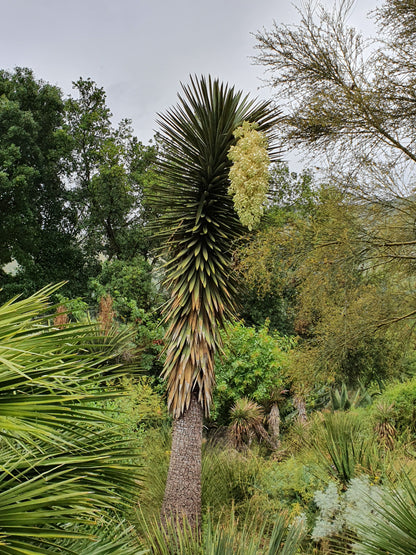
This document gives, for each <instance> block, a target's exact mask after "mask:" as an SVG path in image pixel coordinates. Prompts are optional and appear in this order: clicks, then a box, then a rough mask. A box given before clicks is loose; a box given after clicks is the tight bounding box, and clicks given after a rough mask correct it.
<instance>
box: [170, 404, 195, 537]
mask: <svg viewBox="0 0 416 555" xmlns="http://www.w3.org/2000/svg"><path fill="white" fill-rule="evenodd" d="M202 418H203V413H202V407H201V405H200V404H199V403H198V401H197V398H196V396H195V395H192V398H191V403H190V406H189V408H188V409H187V410H186V411H185V412H184V414H183V415H182V416H180V417H179V418H177V419H175V420H174V422H173V431H172V449H171V455H170V463H169V472H168V478H167V481H166V489H165V496H164V499H163V504H162V511H161V517H162V522H164V523H166V522H167V521H168V520H171V519H173V520H174V522H176V519H179V520H180V521H182V519H183V518H186V519H187V521H188V523H189V525H190V526H191V527H192V528H194V529H195V528H196V527H199V526H200V521H201V448H202V425H203V420H202Z"/></svg>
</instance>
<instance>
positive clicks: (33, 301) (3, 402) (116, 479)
mask: <svg viewBox="0 0 416 555" xmlns="http://www.w3.org/2000/svg"><path fill="white" fill-rule="evenodd" d="M52 292H53V289H52V288H48V289H45V290H43V291H40V292H39V293H37V294H35V295H33V296H32V297H30V298H28V299H23V300H18V299H14V300H13V301H11V302H8V303H6V304H4V305H3V306H0V553H2V554H10V555H17V554H26V555H41V554H48V553H49V554H50V553H64V552H65V553H78V554H81V553H85V555H86V554H87V553H88V554H90V553H98V552H103V553H104V552H105V551H104V547H105V545H107V544H108V536H109V535H110V534H111V531H110V530H111V527H112V526H111V523H112V522H115V525H114V528H116V526H118V532H115V534H116V533H120V529H121V526H122V524H120V525H119V524H118V523H119V521H120V518H121V517H122V515H123V512H124V510H125V509H126V508H127V507H128V506H129V501H130V504H131V505H132V504H133V500H134V497H133V495H134V492H135V491H136V490H137V483H138V479H139V477H140V473H139V471H138V468H137V466H136V465H134V464H133V463H132V461H134V459H135V457H136V449H135V446H134V443H133V442H132V441H129V440H128V439H127V440H126V438H125V437H124V435H123V431H122V430H121V429H120V428H119V427H117V425H116V424H115V423H113V422H112V414H111V413H110V412H106V411H105V410H103V408H104V407H103V403H104V402H105V401H106V400H107V399H111V398H114V396H117V395H118V394H117V393H115V392H114V391H111V388H110V386H109V384H108V385H107V386H106V387H105V388H104V387H103V386H104V384H105V383H106V381H107V379H108V376H113V377H114V375H115V374H116V373H117V372H119V371H121V370H120V369H117V365H115V364H113V363H112V362H111V359H113V362H114V358H115V355H117V353H118V352H119V351H120V350H121V349H122V348H123V346H124V345H125V344H126V341H128V340H129V339H130V336H129V335H128V334H125V335H124V336H123V334H120V335H117V336H115V337H113V338H111V336H110V334H107V335H106V336H103V335H102V334H101V332H100V330H99V327H98V326H94V325H86V324H82V325H80V324H75V325H71V324H67V325H65V326H62V327H60V328H58V327H56V325H55V324H54V323H53V319H54V318H53V317H54V313H53V308H51V307H50V305H49V303H48V294H50V293H52ZM100 407H101V408H100ZM104 524H106V526H104ZM104 528H105V530H106V536H107V540H105V541H104V539H102V540H101V541H99V542H97V543H95V542H94V540H95V539H96V537H94V536H99V535H100V531H102V530H103V529H104ZM126 533H127V532H126ZM124 543H125V544H127V540H126V541H125V542H124ZM74 546H80V547H79V549H78V547H77V548H76V549H74V551H72V549H70V548H72V547H74ZM81 546H83V547H82V549H81ZM97 546H98V547H97ZM99 548H101V551H100V550H99ZM107 552H109V551H107ZM128 552H129V553H130V552H135V553H136V552H137V546H136V547H135V548H134V551H133V547H132V548H131V550H130V551H128ZM126 553H127V551H126Z"/></svg>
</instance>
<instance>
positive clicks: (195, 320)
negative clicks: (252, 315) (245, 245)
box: [153, 77, 278, 417]
mask: <svg viewBox="0 0 416 555" xmlns="http://www.w3.org/2000/svg"><path fill="white" fill-rule="evenodd" d="M277 119H278V114H277V112H276V110H275V109H273V107H272V106H271V104H270V102H258V101H253V100H249V99H248V97H247V96H243V95H242V93H241V92H236V91H235V90H234V88H230V87H229V86H228V85H225V84H221V83H220V82H219V81H218V80H213V79H211V78H210V77H209V78H208V79H205V78H204V77H201V78H200V79H198V78H194V79H191V83H190V85H187V86H183V95H179V102H178V104H177V105H176V106H175V107H173V108H172V109H170V110H169V111H167V112H166V114H164V115H162V116H160V121H159V124H160V127H161V130H162V133H161V137H162V143H163V149H162V156H161V158H160V160H159V168H160V170H161V180H160V184H159V185H158V187H157V190H156V191H155V195H154V198H153V203H154V207H155V209H156V211H157V213H158V214H159V218H158V221H157V230H158V233H159V236H160V238H161V240H162V242H163V245H164V251H163V252H164V256H165V257H166V260H167V262H166V266H165V270H166V282H165V283H166V286H167V288H168V290H169V291H170V295H171V296H170V301H169V302H168V303H167V306H166V308H165V317H166V321H167V323H168V328H167V333H166V339H167V344H168V348H167V356H166V363H165V367H164V375H165V377H166V378H167V386H168V405H169V408H170V410H171V412H172V413H173V415H174V416H175V417H179V416H180V415H181V414H182V413H183V411H184V410H185V409H187V408H188V407H189V404H190V400H191V395H192V392H195V393H196V394H197V395H198V400H199V402H200V403H201V405H202V406H203V407H204V409H205V412H206V413H208V412H209V408H210V403H211V392H212V388H213V385H214V368H213V355H214V352H215V351H216V349H217V348H218V346H219V343H218V342H219V338H218V334H217V328H218V326H219V325H220V326H221V325H222V324H223V322H224V320H225V319H226V318H227V317H229V316H232V315H234V312H235V304H234V300H235V297H236V291H237V283H236V280H235V277H234V275H233V273H232V271H231V256H232V244H233V241H234V240H235V239H236V238H238V237H239V236H240V234H241V233H242V231H243V228H242V226H241V223H240V221H239V219H238V216H237V214H236V212H235V210H234V205H233V200H232V197H231V196H230V195H229V193H228V187H229V170H230V165H231V162H230V160H229V159H228V156H227V155H228V152H229V149H230V147H231V146H232V145H233V144H235V141H236V138H235V137H234V135H233V132H234V131H235V129H236V128H237V127H239V126H241V125H242V123H243V122H244V121H248V122H253V123H256V124H257V129H258V130H259V131H261V132H263V133H265V134H266V135H268V137H269V144H272V140H270V139H272V138H273V137H272V136H271V135H272V134H273V129H274V127H275V124H276V122H277ZM270 154H271V157H272V158H273V157H276V154H277V152H276V151H272V152H270Z"/></svg>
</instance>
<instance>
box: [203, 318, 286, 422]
mask: <svg viewBox="0 0 416 555" xmlns="http://www.w3.org/2000/svg"><path fill="white" fill-rule="evenodd" d="M222 337H223V344H224V345H223V349H222V353H221V354H218V355H217V356H216V361H215V362H216V366H215V368H216V380H217V388H216V390H215V392H214V405H215V409H214V411H213V418H215V419H216V420H217V422H218V423H219V424H227V423H228V421H229V414H230V409H231V407H232V405H233V404H235V403H236V402H237V401H238V400H239V399H241V398H243V397H248V398H250V399H252V400H253V401H255V402H257V403H259V404H261V405H262V406H263V407H265V408H268V409H269V410H270V405H271V404H272V403H273V400H274V399H275V398H279V394H280V392H281V391H282V389H283V387H284V385H285V380H286V379H287V361H288V352H289V351H290V349H291V347H292V346H293V344H294V343H293V341H292V340H291V339H290V338H287V337H284V336H281V335H280V334H278V333H276V332H271V331H270V330H269V328H268V326H267V323H266V324H265V325H264V326H261V327H260V328H259V329H255V328H254V327H251V326H245V325H244V323H243V322H235V323H230V324H228V325H227V327H226V329H225V330H224V332H223V334H222Z"/></svg>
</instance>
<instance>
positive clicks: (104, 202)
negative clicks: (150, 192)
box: [66, 79, 156, 259]
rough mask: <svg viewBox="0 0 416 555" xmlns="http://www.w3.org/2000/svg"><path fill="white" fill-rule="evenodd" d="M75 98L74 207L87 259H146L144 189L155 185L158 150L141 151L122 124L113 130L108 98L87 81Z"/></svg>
mask: <svg viewBox="0 0 416 555" xmlns="http://www.w3.org/2000/svg"><path fill="white" fill-rule="evenodd" d="M74 88H75V90H76V91H77V92H78V95H79V98H78V99H73V98H70V99H69V100H68V101H67V103H66V130H67V132H68V134H69V137H70V139H71V146H72V156H71V163H70V171H71V181H72V183H73V186H72V191H71V193H72V202H73V204H74V207H76V209H77V216H78V222H77V225H78V233H79V235H80V236H81V238H82V244H83V246H84V249H85V252H86V253H87V254H88V255H89V256H96V255H97V254H100V253H101V254H105V255H106V256H108V257H109V258H110V259H111V258H113V257H117V258H123V259H132V258H134V257H135V256H136V255H137V254H139V253H140V254H142V255H147V253H148V251H149V238H148V237H146V233H145V231H144V227H143V224H144V218H145V209H144V206H143V202H142V201H143V194H144V189H145V188H146V185H147V186H150V184H151V183H152V181H153V180H154V179H155V174H154V171H152V167H153V164H154V161H155V155H156V148H155V147H154V146H149V147H145V146H144V145H142V144H141V143H140V142H139V141H138V140H137V138H136V137H135V136H134V135H133V131H132V128H131V125H130V121H129V120H127V119H125V120H123V121H122V122H120V123H119V125H118V127H117V128H116V129H115V128H113V126H112V124H111V116H112V114H111V112H110V110H109V108H108V107H107V105H106V94H105V91H104V89H103V88H101V87H98V86H97V85H96V83H94V81H92V80H91V79H79V80H78V81H77V82H76V83H74Z"/></svg>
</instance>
